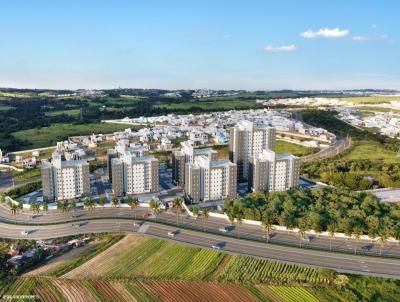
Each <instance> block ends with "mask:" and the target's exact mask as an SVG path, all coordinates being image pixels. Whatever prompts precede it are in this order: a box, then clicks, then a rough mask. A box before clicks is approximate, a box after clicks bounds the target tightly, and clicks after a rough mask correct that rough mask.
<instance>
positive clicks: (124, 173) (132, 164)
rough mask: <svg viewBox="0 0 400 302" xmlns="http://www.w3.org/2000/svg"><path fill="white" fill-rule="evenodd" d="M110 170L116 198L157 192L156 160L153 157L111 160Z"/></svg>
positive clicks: (129, 156) (126, 156) (125, 156)
mask: <svg viewBox="0 0 400 302" xmlns="http://www.w3.org/2000/svg"><path fill="white" fill-rule="evenodd" d="M111 170H112V188H113V191H114V195H116V196H123V195H131V194H143V193H155V192H158V160H157V159H156V158H155V157H154V156H153V155H147V156H139V157H138V156H135V155H132V154H125V155H123V156H122V157H120V158H113V159H112V160H111Z"/></svg>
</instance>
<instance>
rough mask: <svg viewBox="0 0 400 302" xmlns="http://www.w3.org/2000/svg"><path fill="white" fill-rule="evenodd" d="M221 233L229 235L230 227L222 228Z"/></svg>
mask: <svg viewBox="0 0 400 302" xmlns="http://www.w3.org/2000/svg"><path fill="white" fill-rule="evenodd" d="M218 230H219V231H220V232H222V233H228V232H229V228H228V227H222V228H219V229H218Z"/></svg>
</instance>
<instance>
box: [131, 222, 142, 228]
mask: <svg viewBox="0 0 400 302" xmlns="http://www.w3.org/2000/svg"><path fill="white" fill-rule="evenodd" d="M142 224H143V222H141V221H134V222H133V226H134V227H140V226H141V225H142Z"/></svg>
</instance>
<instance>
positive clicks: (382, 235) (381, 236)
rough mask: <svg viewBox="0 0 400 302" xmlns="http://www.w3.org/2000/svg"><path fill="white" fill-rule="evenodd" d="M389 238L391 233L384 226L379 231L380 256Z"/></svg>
mask: <svg viewBox="0 0 400 302" xmlns="http://www.w3.org/2000/svg"><path fill="white" fill-rule="evenodd" d="M388 238H389V234H388V232H387V229H386V227H384V228H383V229H382V230H381V231H380V232H379V238H378V244H379V256H382V250H383V248H384V247H385V244H386V242H387V240H388Z"/></svg>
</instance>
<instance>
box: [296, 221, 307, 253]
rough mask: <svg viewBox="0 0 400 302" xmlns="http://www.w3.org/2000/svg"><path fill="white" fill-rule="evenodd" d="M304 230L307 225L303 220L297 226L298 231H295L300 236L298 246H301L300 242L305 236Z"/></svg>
mask: <svg viewBox="0 0 400 302" xmlns="http://www.w3.org/2000/svg"><path fill="white" fill-rule="evenodd" d="M306 230H307V225H306V224H305V223H304V222H303V221H301V222H300V223H299V227H298V231H297V233H298V234H299V237H300V247H301V243H302V241H303V239H304V238H305V236H306Z"/></svg>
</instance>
